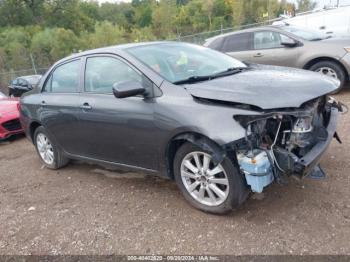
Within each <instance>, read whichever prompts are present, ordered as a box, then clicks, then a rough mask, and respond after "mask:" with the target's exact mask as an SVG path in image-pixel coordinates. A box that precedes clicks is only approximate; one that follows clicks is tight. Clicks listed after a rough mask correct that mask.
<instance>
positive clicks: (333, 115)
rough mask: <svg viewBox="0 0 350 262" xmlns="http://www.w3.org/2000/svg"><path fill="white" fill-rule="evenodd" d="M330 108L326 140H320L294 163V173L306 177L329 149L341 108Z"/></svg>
mask: <svg viewBox="0 0 350 262" xmlns="http://www.w3.org/2000/svg"><path fill="white" fill-rule="evenodd" d="M330 110H331V111H330V119H329V123H328V126H327V138H326V140H324V141H319V142H318V143H317V144H315V145H314V146H313V147H312V149H311V150H310V151H309V152H308V153H307V154H306V155H304V156H303V157H302V158H300V159H298V160H297V161H296V162H295V163H294V168H293V170H294V175H297V176H299V177H304V176H306V175H308V174H309V173H310V172H311V171H313V169H314V168H315V166H316V165H317V164H318V163H319V162H320V160H321V157H322V155H323V154H324V152H325V151H326V150H327V148H328V146H329V145H330V143H331V141H332V139H333V137H334V136H335V135H336V128H337V121H338V117H339V109H338V108H336V107H331V108H330Z"/></svg>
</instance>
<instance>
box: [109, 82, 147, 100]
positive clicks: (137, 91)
mask: <svg viewBox="0 0 350 262" xmlns="http://www.w3.org/2000/svg"><path fill="white" fill-rule="evenodd" d="M145 92H146V89H145V88H144V87H143V86H142V84H141V83H140V82H138V81H126V82H121V83H115V84H114V85H113V94H114V96H115V97H116V98H125V97H130V96H136V95H142V94H144V93H145Z"/></svg>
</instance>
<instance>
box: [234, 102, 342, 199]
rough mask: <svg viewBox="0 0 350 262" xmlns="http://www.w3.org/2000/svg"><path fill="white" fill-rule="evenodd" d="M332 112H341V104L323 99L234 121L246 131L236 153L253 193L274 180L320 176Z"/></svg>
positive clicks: (237, 118)
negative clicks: (310, 175) (318, 173)
mask: <svg viewBox="0 0 350 262" xmlns="http://www.w3.org/2000/svg"><path fill="white" fill-rule="evenodd" d="M332 110H333V111H334V112H335V111H336V113H338V111H342V106H341V104H339V103H338V102H336V101H335V100H333V99H332V98H329V97H327V96H323V97H319V98H317V99H314V100H312V101H309V102H306V103H305V104H303V105H302V106H301V107H300V108H298V109H291V110H289V109H284V110H281V111H275V110H274V111H271V112H264V113H263V114H261V115H254V116H246V115H244V116H243V115H240V116H235V117H234V118H235V119H236V120H237V121H239V122H240V124H241V125H242V126H243V127H244V128H245V129H246V136H245V141H244V142H243V143H241V144H240V145H239V146H238V147H237V148H236V153H237V161H238V164H239V167H240V169H241V171H242V172H243V173H244V175H245V177H246V181H247V184H248V185H250V186H251V188H252V191H254V192H258V193H260V192H262V190H263V188H264V187H265V186H267V185H269V184H270V183H271V182H272V181H273V180H276V181H277V182H280V183H283V182H284V181H285V178H286V177H288V176H292V175H293V176H295V177H298V178H302V177H304V176H306V175H309V174H310V173H313V172H321V174H322V173H323V171H322V170H321V169H320V168H319V166H318V160H319V158H320V155H321V153H322V152H323V151H324V150H325V148H324V147H327V146H328V144H329V143H326V142H327V141H328V140H329V142H330V138H329V137H330V133H331V132H330V131H329V130H328V129H327V128H328V127H329V126H330V121H331V114H332ZM334 132H335V130H334ZM334 132H333V134H334V136H335V137H336V138H337V139H338V141H339V142H340V140H339V138H338V136H337V134H336V133H334ZM333 134H331V136H332V137H333ZM318 147H319V148H318Z"/></svg>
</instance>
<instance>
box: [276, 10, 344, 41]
mask: <svg viewBox="0 0 350 262" xmlns="http://www.w3.org/2000/svg"><path fill="white" fill-rule="evenodd" d="M283 24H289V25H293V26H300V27H304V28H308V29H312V30H316V31H319V32H321V33H323V34H325V35H331V36H337V37H342V36H350V6H343V7H338V8H332V9H322V10H315V11H311V12H305V13H301V14H297V15H296V16H295V17H292V18H287V19H283V20H281V21H276V22H274V23H273V25H283Z"/></svg>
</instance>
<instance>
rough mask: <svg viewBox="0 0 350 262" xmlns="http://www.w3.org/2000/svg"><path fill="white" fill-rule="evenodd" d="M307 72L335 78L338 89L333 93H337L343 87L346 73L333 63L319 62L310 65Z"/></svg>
mask: <svg viewBox="0 0 350 262" xmlns="http://www.w3.org/2000/svg"><path fill="white" fill-rule="evenodd" d="M309 70H311V71H314V72H318V73H321V74H324V75H328V76H330V77H333V78H337V79H338V80H339V81H340V86H339V88H338V89H337V90H336V91H335V93H337V92H339V91H340V90H341V89H342V88H343V87H344V85H345V82H346V73H345V71H344V70H343V68H342V67H341V66H340V65H339V64H337V63H336V62H333V61H321V62H317V63H316V64H314V65H312V66H311V67H310V68H309Z"/></svg>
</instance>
